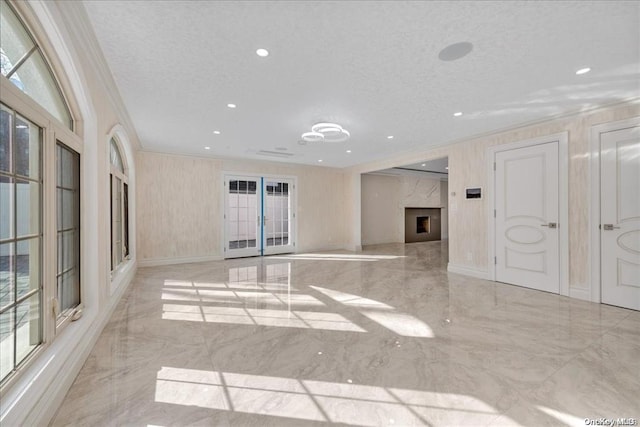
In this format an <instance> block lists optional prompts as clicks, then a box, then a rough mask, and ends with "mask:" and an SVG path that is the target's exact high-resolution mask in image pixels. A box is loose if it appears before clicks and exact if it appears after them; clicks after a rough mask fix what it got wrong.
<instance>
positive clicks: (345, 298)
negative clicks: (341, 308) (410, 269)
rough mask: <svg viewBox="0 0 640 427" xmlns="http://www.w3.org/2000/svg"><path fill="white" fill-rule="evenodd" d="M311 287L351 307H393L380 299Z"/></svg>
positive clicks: (386, 308)
mask: <svg viewBox="0 0 640 427" xmlns="http://www.w3.org/2000/svg"><path fill="white" fill-rule="evenodd" d="M309 287H310V288H311V289H315V290H316V291H318V292H321V293H323V294H325V295H326V296H328V297H329V298H331V299H332V300H334V301H337V302H339V303H340V304H344V305H348V306H351V307H364V308H377V309H384V310H393V307H391V306H390V305H387V304H385V303H382V302H380V301H376V300H372V299H368V298H363V297H361V296H358V295H352V294H348V293H346V292H340V291H334V290H332V289H327V288H321V287H320V286H309Z"/></svg>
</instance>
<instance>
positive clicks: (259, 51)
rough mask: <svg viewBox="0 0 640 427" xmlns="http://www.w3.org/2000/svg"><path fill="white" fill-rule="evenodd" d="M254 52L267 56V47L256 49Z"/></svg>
mask: <svg viewBox="0 0 640 427" xmlns="http://www.w3.org/2000/svg"><path fill="white" fill-rule="evenodd" d="M256 54H257V55H258V56H261V57H263V58H264V57H265V56H269V51H268V50H267V49H258V50H256Z"/></svg>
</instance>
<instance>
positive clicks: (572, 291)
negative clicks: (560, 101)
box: [569, 288, 599, 302]
mask: <svg viewBox="0 0 640 427" xmlns="http://www.w3.org/2000/svg"><path fill="white" fill-rule="evenodd" d="M569 297H571V298H575V299H581V300H584V301H589V302H591V290H590V289H588V288H569ZM598 302H599V301H598Z"/></svg>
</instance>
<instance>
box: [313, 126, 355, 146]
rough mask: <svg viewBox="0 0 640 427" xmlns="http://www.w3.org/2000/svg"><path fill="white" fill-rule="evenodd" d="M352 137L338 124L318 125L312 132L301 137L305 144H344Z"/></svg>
mask: <svg viewBox="0 0 640 427" xmlns="http://www.w3.org/2000/svg"><path fill="white" fill-rule="evenodd" d="M350 137H351V134H350V133H349V131H348V130H346V129H343V127H342V126H340V125H338V124H336V123H316V124H315V125H313V126H311V132H305V133H303V134H302V136H301V138H302V141H304V142H344V141H346V140H347V139H349V138H350Z"/></svg>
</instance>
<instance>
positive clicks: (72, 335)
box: [0, 265, 136, 426]
mask: <svg viewBox="0 0 640 427" xmlns="http://www.w3.org/2000/svg"><path fill="white" fill-rule="evenodd" d="M132 267H133V268H131V269H129V270H128V271H127V274H126V277H123V280H122V286H120V287H118V289H117V291H116V292H115V293H114V294H113V295H112V298H111V299H110V301H109V303H108V306H107V307H106V308H105V310H103V311H102V313H100V314H94V316H93V318H91V316H90V315H89V314H88V313H86V311H88V310H85V313H86V314H85V316H83V318H81V319H80V320H78V321H77V322H73V323H71V324H70V325H69V326H67V328H66V329H65V330H64V331H63V334H62V335H61V336H60V337H59V338H58V339H56V340H55V341H54V342H53V343H52V344H51V346H50V347H49V348H47V349H45V350H44V351H43V353H42V354H40V355H39V356H38V361H37V363H34V364H33V365H32V366H30V367H29V371H31V372H30V373H27V372H25V376H24V377H23V378H21V380H20V382H18V383H16V384H15V385H14V386H13V387H12V390H15V391H14V392H12V394H13V395H10V396H7V400H9V401H8V402H6V401H5V402H4V404H6V405H7V406H4V404H3V405H2V406H3V408H2V411H1V413H0V415H1V421H2V422H1V423H0V424H2V425H7V426H13V425H16V426H17V425H33V426H40V425H48V424H49V423H50V422H51V420H52V419H53V417H54V416H55V414H56V412H57V411H58V408H59V406H60V405H61V404H62V401H63V400H64V397H65V396H66V394H67V392H68V391H69V388H71V385H72V384H73V382H74V380H75V379H76V376H77V375H78V373H79V372H80V369H82V366H83V365H84V362H85V361H86V360H87V357H89V354H90V353H91V350H92V349H93V347H94V345H95V343H96V341H98V338H99V337H100V334H101V333H102V330H103V329H104V327H105V326H106V325H107V323H108V322H109V320H110V319H111V316H112V315H113V312H114V310H115V308H116V306H117V305H118V302H119V301H120V299H121V298H122V296H123V295H124V293H125V292H126V290H127V289H128V288H129V286H130V285H131V283H132V282H133V277H134V276H135V272H136V266H135V265H133V266H132ZM83 320H85V321H86V323H84V324H83V323H82V321H83Z"/></svg>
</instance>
